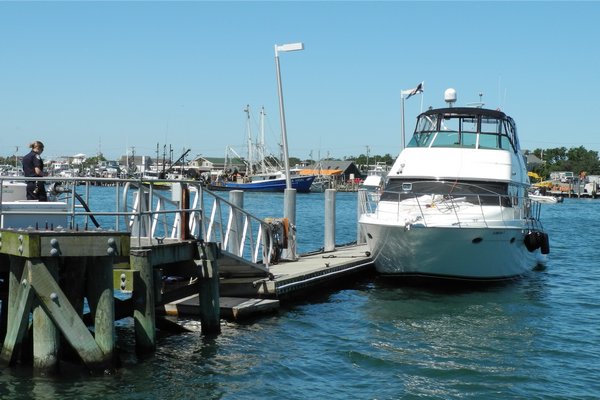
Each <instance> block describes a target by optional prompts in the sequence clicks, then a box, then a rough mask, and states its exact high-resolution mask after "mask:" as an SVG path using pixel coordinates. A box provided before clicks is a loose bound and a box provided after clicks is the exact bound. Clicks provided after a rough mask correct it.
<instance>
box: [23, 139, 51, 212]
mask: <svg viewBox="0 0 600 400" xmlns="http://www.w3.org/2000/svg"><path fill="white" fill-rule="evenodd" d="M29 147H30V148H31V151H30V152H29V154H27V155H26V156H25V157H23V173H24V174H25V176H44V162H43V161H42V157H40V154H42V152H43V151H44V144H43V143H42V142H40V141H37V140H36V141H35V142H33V143H31V144H30V145H29ZM27 200H37V201H48V197H47V195H46V187H45V186H44V182H38V181H27Z"/></svg>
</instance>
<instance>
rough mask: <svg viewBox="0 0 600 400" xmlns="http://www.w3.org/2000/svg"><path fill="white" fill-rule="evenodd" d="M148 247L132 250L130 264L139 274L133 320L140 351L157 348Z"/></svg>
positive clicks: (151, 270) (134, 286) (152, 279)
mask: <svg viewBox="0 0 600 400" xmlns="http://www.w3.org/2000/svg"><path fill="white" fill-rule="evenodd" d="M151 253H152V251H151V250H148V249H141V250H137V249H136V250H132V251H131V254H130V265H131V268H132V269H133V270H134V271H137V272H138V273H139V274H138V275H137V276H136V278H137V279H135V280H134V281H133V293H132V296H133V304H134V306H133V307H134V308H133V320H134V329H135V344H136V350H137V351H138V352H139V353H143V352H147V351H154V350H155V349H156V321H155V311H154V304H155V296H154V271H153V266H152V261H151V259H150V255H151Z"/></svg>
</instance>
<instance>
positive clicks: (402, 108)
mask: <svg viewBox="0 0 600 400" xmlns="http://www.w3.org/2000/svg"><path fill="white" fill-rule="evenodd" d="M400 109H401V113H400V126H401V127H402V147H401V148H400V150H401V151H402V150H404V148H405V147H406V138H405V135H404V94H402V92H401V93H400Z"/></svg>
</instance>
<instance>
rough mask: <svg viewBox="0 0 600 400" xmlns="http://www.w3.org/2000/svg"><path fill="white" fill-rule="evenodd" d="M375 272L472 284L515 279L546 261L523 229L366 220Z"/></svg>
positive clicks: (364, 223)
mask: <svg viewBox="0 0 600 400" xmlns="http://www.w3.org/2000/svg"><path fill="white" fill-rule="evenodd" d="M361 224H362V226H363V229H364V230H365V232H366V235H367V242H368V244H369V247H370V249H371V253H372V254H371V255H372V257H373V260H374V263H375V268H376V270H377V272H378V273H380V274H382V275H394V276H420V277H432V278H446V279H453V280H468V281H500V280H509V279H514V278H517V277H519V276H522V275H524V274H526V273H527V272H528V271H530V270H532V269H534V268H535V267H536V266H537V265H538V264H540V263H543V262H544V256H543V255H542V254H541V252H540V250H539V249H536V250H534V251H533V252H530V251H529V250H528V249H527V247H526V246H525V244H524V239H525V235H526V234H527V232H528V230H527V229H524V227H523V228H521V227H511V228H506V227H501V228H498V229H495V228H459V227H423V226H413V227H411V228H410V229H406V228H405V226H398V225H382V224H377V223H370V222H368V221H366V220H362V221H361Z"/></svg>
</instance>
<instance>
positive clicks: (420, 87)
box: [402, 82, 424, 99]
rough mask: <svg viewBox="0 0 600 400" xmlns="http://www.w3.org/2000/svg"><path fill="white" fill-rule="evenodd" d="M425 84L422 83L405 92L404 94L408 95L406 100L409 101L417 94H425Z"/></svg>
mask: <svg viewBox="0 0 600 400" xmlns="http://www.w3.org/2000/svg"><path fill="white" fill-rule="evenodd" d="M423 84H424V82H421V83H419V84H418V85H417V87H416V88H414V89H408V90H403V91H402V94H405V95H406V94H407V95H408V96H406V98H407V99H409V98H410V97H411V96H414V95H415V94H419V93H423Z"/></svg>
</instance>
